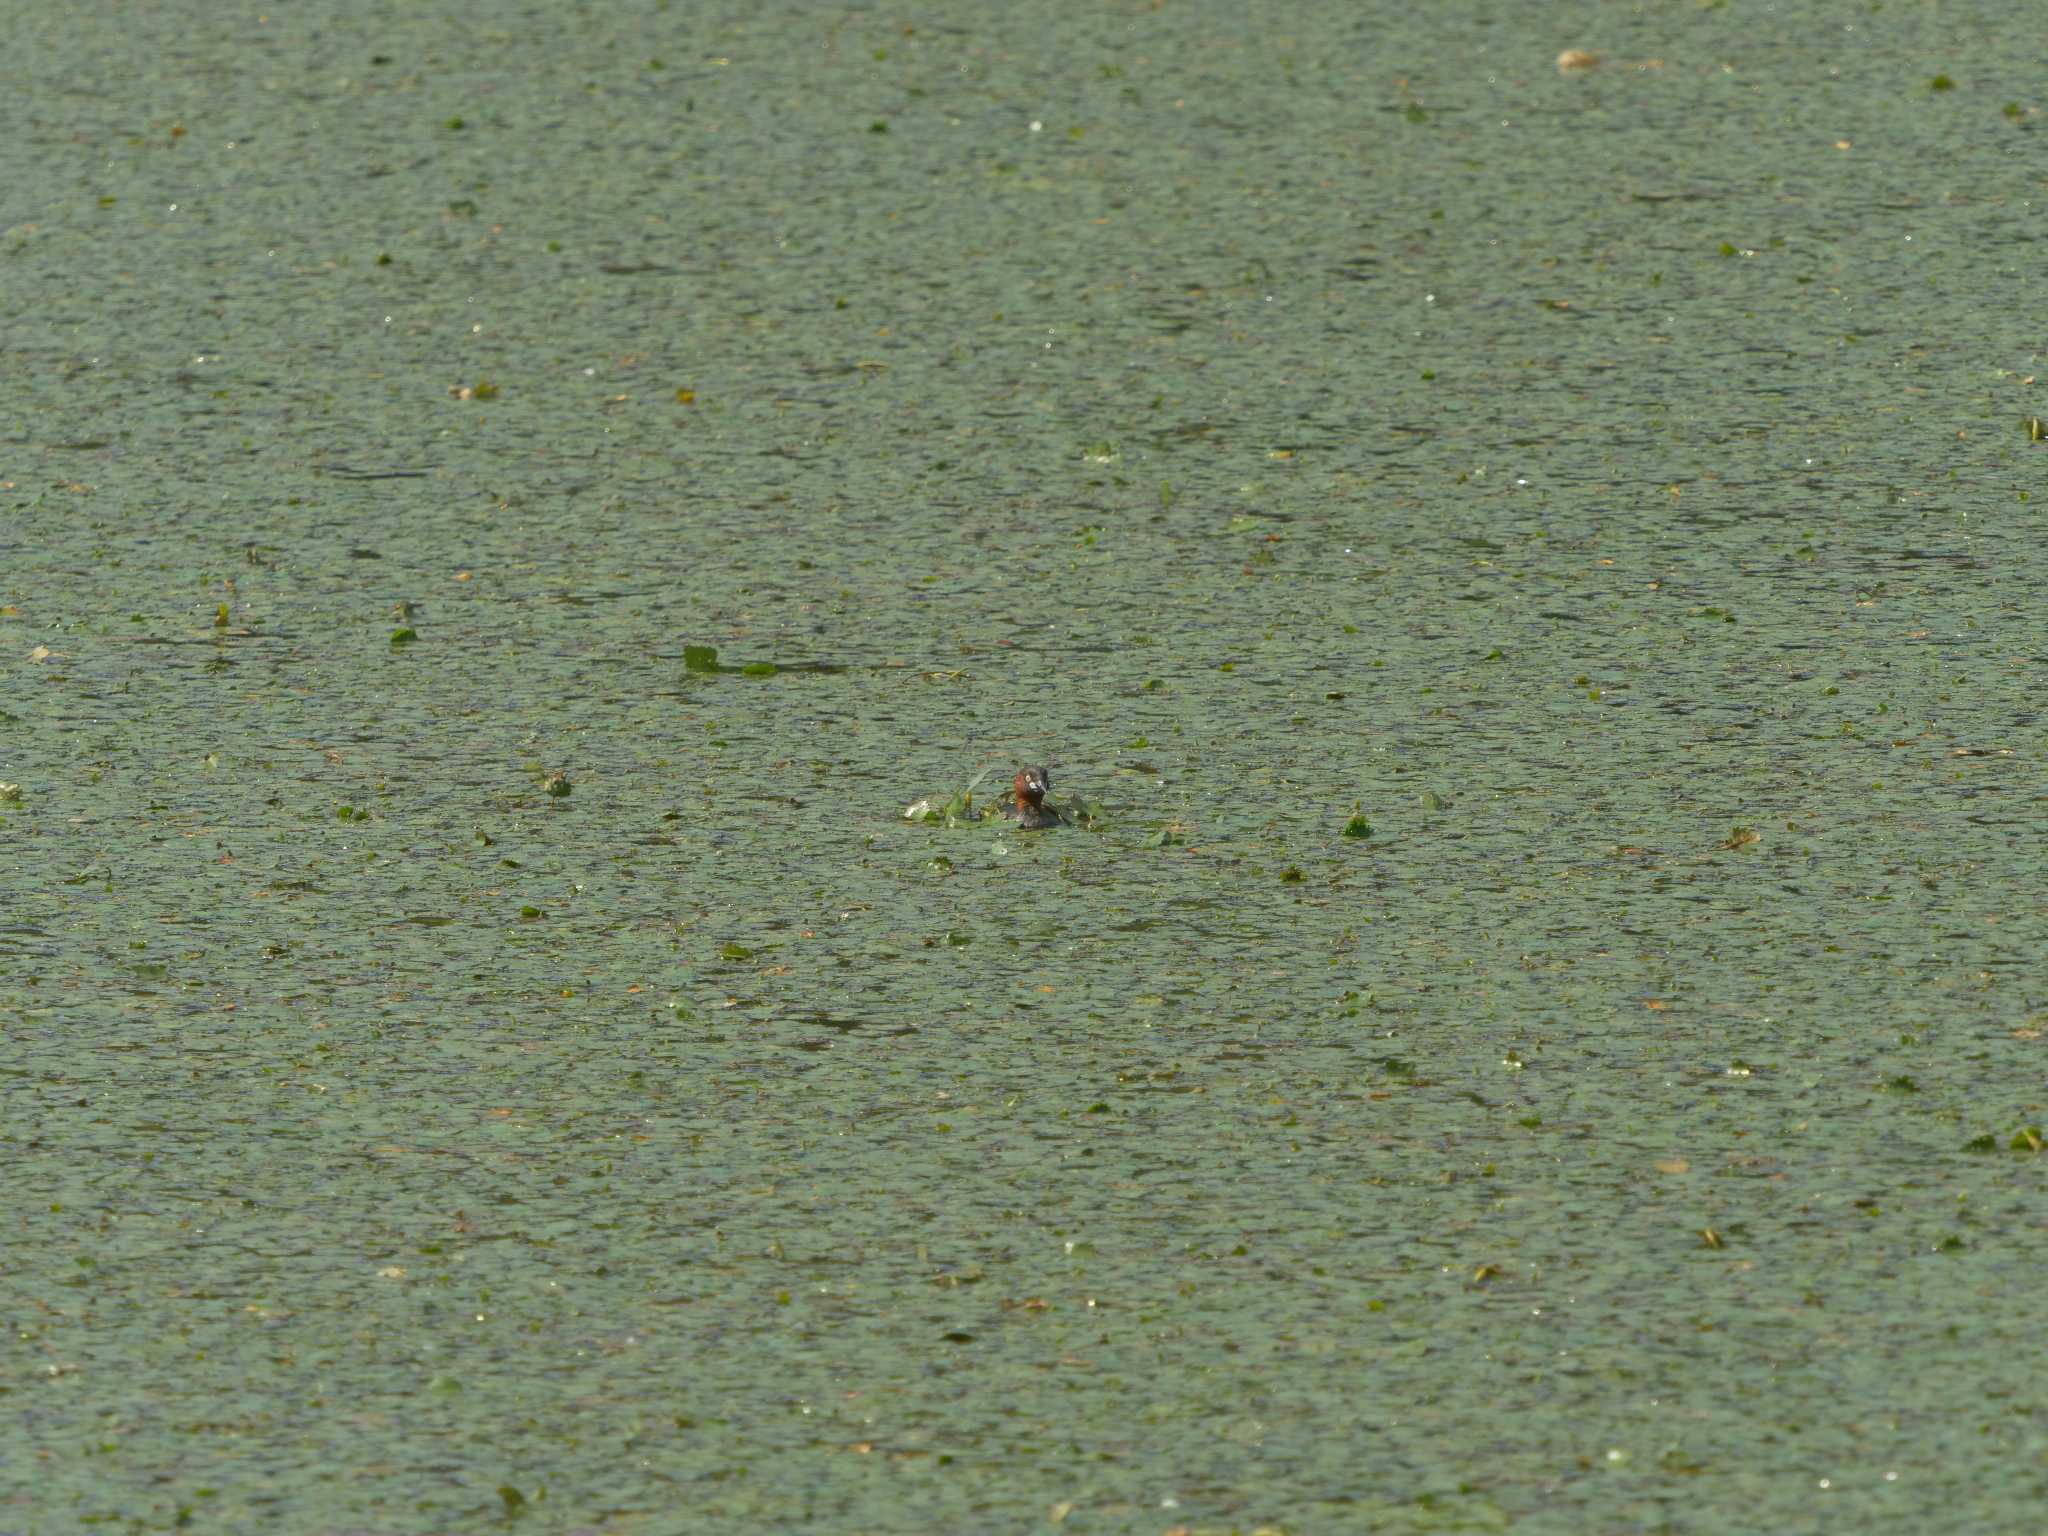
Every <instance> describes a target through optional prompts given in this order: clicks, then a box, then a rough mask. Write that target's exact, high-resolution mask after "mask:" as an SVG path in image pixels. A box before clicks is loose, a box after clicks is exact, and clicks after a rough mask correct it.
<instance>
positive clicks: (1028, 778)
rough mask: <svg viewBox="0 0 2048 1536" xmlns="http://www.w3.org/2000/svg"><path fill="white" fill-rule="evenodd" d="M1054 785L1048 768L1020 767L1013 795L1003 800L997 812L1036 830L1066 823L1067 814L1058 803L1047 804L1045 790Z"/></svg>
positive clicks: (1021, 825)
mask: <svg viewBox="0 0 2048 1536" xmlns="http://www.w3.org/2000/svg"><path fill="white" fill-rule="evenodd" d="M1051 788H1052V774H1051V773H1050V772H1049V771H1048V770H1046V769H1044V768H1019V769H1018V770H1017V782H1016V785H1015V786H1014V789H1013V792H1012V797H1011V798H1010V799H1008V800H1006V801H1004V802H1003V804H1002V806H1001V808H1000V809H999V810H998V811H997V813H996V814H997V815H999V816H1007V817H1009V818H1010V819H1011V820H1012V821H1014V822H1016V823H1017V825H1018V826H1020V827H1025V828H1029V829H1031V830H1033V831H1037V830H1039V829H1042V828H1045V827H1058V826H1064V825H1065V824H1066V819H1067V818H1066V817H1065V816H1063V815H1062V814H1061V813H1060V810H1059V808H1058V807H1057V806H1051V805H1047V804H1046V803H1045V792H1046V791H1047V790H1049V789H1051Z"/></svg>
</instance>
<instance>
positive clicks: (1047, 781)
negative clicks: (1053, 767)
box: [1017, 768, 1052, 810]
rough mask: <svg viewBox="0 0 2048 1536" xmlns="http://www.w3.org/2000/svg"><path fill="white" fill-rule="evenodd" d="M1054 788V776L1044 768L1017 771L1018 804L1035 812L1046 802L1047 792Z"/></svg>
mask: <svg viewBox="0 0 2048 1536" xmlns="http://www.w3.org/2000/svg"><path fill="white" fill-rule="evenodd" d="M1051 788H1052V774H1051V773H1050V772H1049V771H1048V770H1046V769H1044V768H1019V769H1018V770H1017V803H1018V804H1019V805H1028V806H1030V807H1031V808H1032V809H1033V810H1037V809H1038V807H1039V806H1040V805H1042V804H1044V802H1045V792H1046V791H1047V790H1048V789H1051Z"/></svg>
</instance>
